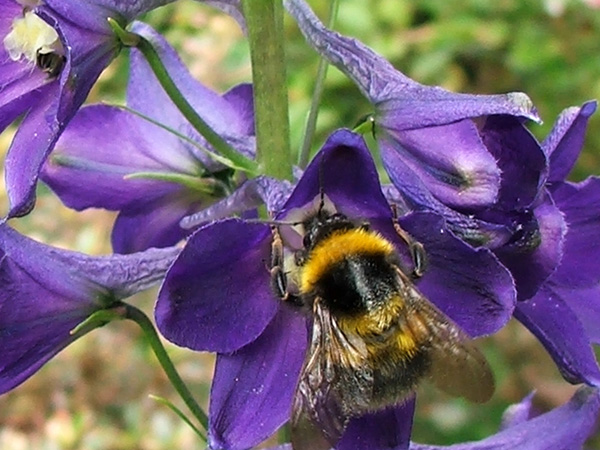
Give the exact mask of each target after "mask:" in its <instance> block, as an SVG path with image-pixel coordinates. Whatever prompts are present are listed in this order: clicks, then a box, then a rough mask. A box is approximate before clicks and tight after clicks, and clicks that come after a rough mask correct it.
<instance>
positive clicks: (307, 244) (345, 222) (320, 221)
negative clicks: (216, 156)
mask: <svg viewBox="0 0 600 450" xmlns="http://www.w3.org/2000/svg"><path fill="white" fill-rule="evenodd" d="M302 225H303V227H304V238H303V240H302V245H303V246H304V249H305V250H311V249H313V248H314V247H315V246H316V245H317V244H318V243H319V242H321V241H322V240H323V239H325V238H326V237H328V236H330V235H331V234H332V233H333V232H334V231H339V230H351V229H353V228H356V225H355V224H354V223H353V222H352V221H351V220H350V219H349V218H348V217H347V216H345V215H344V214H342V213H339V212H336V213H331V212H329V211H328V210H326V209H324V208H319V210H318V211H317V213H316V214H313V215H311V216H309V217H307V218H306V220H304V221H303V222H302Z"/></svg>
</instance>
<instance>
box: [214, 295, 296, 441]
mask: <svg viewBox="0 0 600 450" xmlns="http://www.w3.org/2000/svg"><path fill="white" fill-rule="evenodd" d="M248 314H250V315H252V312H251V311H248ZM306 345H307V336H306V319H305V317H304V316H302V315H301V314H298V313H297V312H296V311H293V310H292V309H290V308H287V307H286V306H285V305H282V306H281V307H280V308H279V310H278V312H277V314H276V315H275V317H274V318H273V320H272V321H271V323H270V324H269V325H268V326H267V328H266V329H265V331H264V332H263V333H262V334H261V335H260V336H259V337H258V338H257V339H256V340H255V341H254V342H252V343H251V344H248V345H247V346H245V347H242V348H241V349H239V350H237V351H236V352H234V353H231V354H219V355H218V356H217V365H216V368H215V375H214V378H213V384H212V389H211V401H210V426H209V434H210V438H209V439H210V442H209V444H210V448H211V449H214V450H218V449H227V450H243V449H246V448H249V447H253V446H255V445H257V444H259V443H260V442H262V441H264V440H265V439H266V438H268V437H269V436H270V435H271V434H273V433H274V432H275V430H277V428H279V427H280V426H281V425H283V424H284V423H285V422H286V421H288V420H289V418H290V413H291V409H292V398H293V395H294V392H295V390H296V386H297V384H298V377H299V375H300V369H301V368H302V363H303V362H304V357H305V353H306Z"/></svg>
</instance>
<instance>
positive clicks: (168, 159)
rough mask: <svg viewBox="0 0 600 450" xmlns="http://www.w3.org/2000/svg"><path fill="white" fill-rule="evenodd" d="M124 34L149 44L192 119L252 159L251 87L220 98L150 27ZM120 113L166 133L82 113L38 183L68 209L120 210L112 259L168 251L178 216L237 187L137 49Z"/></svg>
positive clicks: (106, 113)
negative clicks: (116, 255) (191, 110)
mask: <svg viewBox="0 0 600 450" xmlns="http://www.w3.org/2000/svg"><path fill="white" fill-rule="evenodd" d="M132 29H133V31H134V32H136V33H138V34H140V35H142V36H144V37H145V38H146V39H148V40H149V41H150V42H151V43H152V45H153V47H154V48H155V49H156V50H157V52H158V54H159V55H160V57H161V59H162V61H163V63H164V65H165V67H167V68H168V71H169V74H170V75H171V77H172V78H173V80H174V81H175V82H176V83H177V85H178V87H179V89H180V90H181V92H182V93H183V95H185V96H186V98H187V99H188V101H189V102H190V104H191V105H192V106H193V107H194V108H195V109H196V111H197V112H198V114H199V115H200V116H202V117H203V118H205V120H206V121H207V122H208V123H209V124H210V125H211V127H212V128H213V129H214V130H215V131H216V132H218V133H219V134H220V135H221V136H223V137H224V139H225V140H226V141H227V142H228V143H230V145H232V146H233V147H234V148H236V149H238V150H239V151H240V153H243V154H244V155H246V156H250V157H252V156H253V154H254V116H253V104H252V87H251V86H250V85H247V84H244V85H240V86H237V87H235V88H233V89H231V90H230V91H229V92H227V93H226V94H225V95H223V96H220V95H218V94H216V93H215V92H213V91H211V90H210V89H208V88H206V87H205V86H203V85H202V84H200V83H199V82H198V81H196V80H195V79H194V78H193V77H192V76H191V75H190V73H189V72H188V70H187V69H186V67H185V66H184V64H183V63H182V62H181V60H180V59H179V58H178V57H177V54H176V53H175V51H174V50H173V49H172V48H171V47H170V46H169V45H168V44H167V42H166V41H165V40H164V39H163V38H162V37H161V36H160V35H159V34H158V33H156V32H155V31H154V30H152V29H151V28H150V27H149V26H147V25H144V24H142V23H140V22H136V23H134V24H133V27H132ZM127 104H128V107H129V108H131V109H132V110H135V111H136V112H138V113H140V114H143V115H144V116H146V117H149V118H150V119H152V120H153V121H155V122H158V123H160V124H162V125H163V126H164V127H168V129H165V128H162V127H160V126H159V125H157V124H156V123H153V122H150V121H148V120H147V119H145V118H142V117H140V116H139V115H136V114H134V113H132V112H130V111H125V110H123V109H121V108H118V107H113V106H108V105H92V106H88V107H84V108H82V109H81V110H80V111H79V112H78V113H77V114H76V115H75V117H74V118H73V120H72V121H71V122H70V123H69V126H68V127H67V128H66V130H65V132H64V133H63V134H62V135H61V137H60V139H59V140H58V142H57V144H56V146H55V149H54V150H53V152H52V154H51V156H50V158H49V159H48V162H47V163H46V165H45V167H44V170H43V174H42V178H43V180H44V181H45V182H46V183H48V185H49V186H50V187H51V188H52V189H53V190H54V191H55V192H56V193H57V194H58V195H59V196H60V198H61V199H62V201H63V202H64V203H65V204H66V205H67V206H69V207H71V208H75V209H77V210H82V209H85V208H89V207H96V208H106V209H109V210H115V211H119V215H118V217H117V220H116V222H115V226H114V228H113V233H112V243H113V248H114V250H115V251H116V252H119V253H130V252H135V251H140V250H143V249H146V248H149V247H165V246H169V245H173V244H175V243H176V242H178V241H179V240H181V239H182V238H183V237H184V236H185V235H186V234H187V233H188V232H187V231H186V230H184V229H182V228H181V227H180V226H179V221H180V220H181V219H182V218H183V217H184V216H187V215H190V214H192V213H195V212H197V211H198V210H200V209H202V208H204V207H206V206H207V205H210V204H211V203H213V202H215V201H216V200H218V199H220V198H222V197H224V196H227V195H228V194H230V193H231V192H232V191H233V189H234V188H235V187H236V182H235V181H234V179H233V173H234V172H233V170H231V169H229V168H228V167H227V166H225V165H223V164H221V163H220V162H218V161H216V160H215V159H214V158H212V157H210V156H209V154H208V151H211V152H213V150H212V148H211V147H209V145H208V144H207V142H206V141H205V140H204V138H202V137H201V136H200V135H199V134H198V133H197V132H196V131H194V130H193V129H192V127H191V125H190V124H189V123H188V122H187V120H186V119H185V118H184V117H183V115H182V114H181V113H180V112H179V110H178V109H177V108H176V106H175V105H174V104H173V103H172V102H171V100H170V99H169V98H168V96H167V94H166V93H165V92H164V90H163V89H162V87H161V86H160V84H159V82H158V80H157V79H156V77H155V76H154V74H153V72H152V70H151V68H150V66H149V65H148V63H147V62H146V60H145V59H144V57H143V55H142V54H141V53H140V52H139V51H138V50H136V49H132V50H131V76H130V79H129V85H128V90H127ZM175 133H177V134H178V135H177V134H175ZM107 135H110V139H107ZM202 148H205V149H207V150H206V151H205V152H203V151H202V150H201V149H202ZM238 179H239V177H238Z"/></svg>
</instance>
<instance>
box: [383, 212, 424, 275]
mask: <svg viewBox="0 0 600 450" xmlns="http://www.w3.org/2000/svg"><path fill="white" fill-rule="evenodd" d="M391 206H392V221H393V223H394V229H395V230H396V233H398V236H400V238H401V239H402V240H403V241H404V242H406V245H408V250H409V251H410V257H411V259H412V262H413V271H412V277H413V278H420V277H422V276H423V273H425V269H426V268H427V253H425V247H423V244H421V243H420V242H419V241H417V240H415V239H414V238H413V237H412V236H411V235H410V234H408V233H407V232H406V230H405V229H404V228H402V227H401V226H400V224H399V223H398V209H397V208H396V205H394V204H392V205H391Z"/></svg>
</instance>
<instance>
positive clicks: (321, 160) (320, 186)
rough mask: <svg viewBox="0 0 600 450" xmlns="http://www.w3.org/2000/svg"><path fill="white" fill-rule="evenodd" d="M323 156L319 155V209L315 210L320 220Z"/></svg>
mask: <svg viewBox="0 0 600 450" xmlns="http://www.w3.org/2000/svg"><path fill="white" fill-rule="evenodd" d="M324 158H325V155H323V154H321V159H320V161H319V209H318V210H317V216H318V217H319V218H321V213H322V211H323V208H324V207H325V188H324V186H323V164H324V162H323V161H324Z"/></svg>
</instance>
